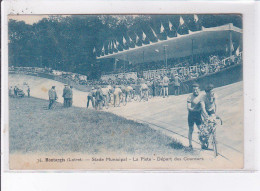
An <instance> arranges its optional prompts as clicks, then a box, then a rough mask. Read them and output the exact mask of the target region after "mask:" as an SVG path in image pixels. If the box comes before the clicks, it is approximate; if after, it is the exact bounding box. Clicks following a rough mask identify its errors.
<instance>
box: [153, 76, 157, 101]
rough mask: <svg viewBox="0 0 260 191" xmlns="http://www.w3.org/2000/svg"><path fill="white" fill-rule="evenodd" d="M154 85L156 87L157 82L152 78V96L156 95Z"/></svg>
mask: <svg viewBox="0 0 260 191" xmlns="http://www.w3.org/2000/svg"><path fill="white" fill-rule="evenodd" d="M156 87H157V82H156V79H155V78H154V79H153V83H152V91H153V97H155V96H156Z"/></svg>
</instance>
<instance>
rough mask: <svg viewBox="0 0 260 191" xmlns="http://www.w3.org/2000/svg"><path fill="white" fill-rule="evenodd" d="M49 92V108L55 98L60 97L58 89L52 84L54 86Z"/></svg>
mask: <svg viewBox="0 0 260 191" xmlns="http://www.w3.org/2000/svg"><path fill="white" fill-rule="evenodd" d="M48 94H49V109H51V108H52V105H53V104H54V102H55V100H57V99H58V97H57V93H56V90H55V86H52V88H51V89H50V90H49V92H48Z"/></svg>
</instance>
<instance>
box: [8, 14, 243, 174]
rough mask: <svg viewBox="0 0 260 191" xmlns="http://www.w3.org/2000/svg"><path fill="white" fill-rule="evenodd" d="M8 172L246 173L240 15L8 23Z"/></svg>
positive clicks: (11, 18) (12, 18)
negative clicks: (160, 171) (243, 171)
mask: <svg viewBox="0 0 260 191" xmlns="http://www.w3.org/2000/svg"><path fill="white" fill-rule="evenodd" d="M8 95H9V102H8V104H9V106H8V107H9V125H8V131H9V168H10V169H11V170H50V169H52V170H55V169H56V170H61V169H62V170H71V169H78V170H194V169H197V170H227V169H235V170H238V169H240V170H241V169H243V168H244V84H243V15H242V14H234V13H232V14H200V13H196V14H137V15H133V14H82V15H80V14H77V15H76V14H74V15H73V14H72V15H65V14H60V15H36V14H35V15H34V14H31V15H17V14H16V15H15V14H10V15H8Z"/></svg>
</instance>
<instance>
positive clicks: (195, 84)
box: [192, 83, 200, 87]
mask: <svg viewBox="0 0 260 191" xmlns="http://www.w3.org/2000/svg"><path fill="white" fill-rule="evenodd" d="M192 87H200V85H199V84H198V83H194V84H192Z"/></svg>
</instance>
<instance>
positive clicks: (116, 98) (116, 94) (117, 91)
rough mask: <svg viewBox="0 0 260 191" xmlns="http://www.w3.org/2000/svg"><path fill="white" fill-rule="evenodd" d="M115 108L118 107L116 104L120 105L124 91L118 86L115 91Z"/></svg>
mask: <svg viewBox="0 0 260 191" xmlns="http://www.w3.org/2000/svg"><path fill="white" fill-rule="evenodd" d="M113 94H114V107H116V102H118V103H120V96H121V95H122V90H121V89H120V88H119V86H118V85H117V86H116V87H115V89H114V93H113Z"/></svg>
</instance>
